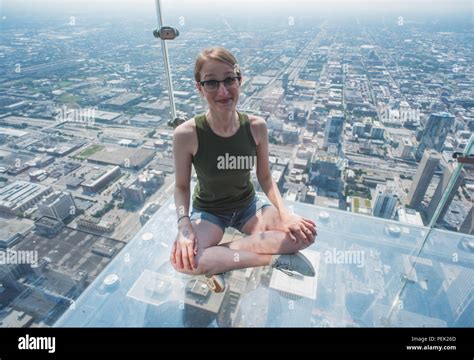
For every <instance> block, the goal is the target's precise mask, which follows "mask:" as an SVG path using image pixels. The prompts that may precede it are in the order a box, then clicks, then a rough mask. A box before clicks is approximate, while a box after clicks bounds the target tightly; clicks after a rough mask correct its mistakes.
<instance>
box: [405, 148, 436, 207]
mask: <svg viewBox="0 0 474 360" xmlns="http://www.w3.org/2000/svg"><path fill="white" fill-rule="evenodd" d="M440 159H441V158H440V156H439V154H438V153H437V152H436V151H434V150H427V151H425V153H424V154H423V158H422V159H421V162H420V164H419V165H418V171H417V172H416V175H415V178H414V179H413V182H412V184H411V188H410V191H409V192H408V206H409V207H410V208H412V209H420V207H421V203H422V201H423V198H424V196H425V193H426V189H428V185H429V184H430V182H431V179H432V178H433V175H434V172H435V171H436V168H437V167H438V164H439V161H440Z"/></svg>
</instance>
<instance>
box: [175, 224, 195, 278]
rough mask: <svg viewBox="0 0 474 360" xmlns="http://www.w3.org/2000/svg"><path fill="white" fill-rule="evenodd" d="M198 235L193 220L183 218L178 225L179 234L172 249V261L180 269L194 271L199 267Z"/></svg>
mask: <svg viewBox="0 0 474 360" xmlns="http://www.w3.org/2000/svg"><path fill="white" fill-rule="evenodd" d="M197 244H198V242H197V237H196V234H195V233H194V230H193V227H192V225H191V221H190V220H189V219H183V220H181V221H180V224H179V226H178V235H177V236H176V240H175V241H174V243H173V248H172V249H171V259H170V260H171V263H172V264H173V265H174V266H175V267H177V268H178V269H180V270H187V271H193V270H195V269H196V268H197V266H196V260H195V256H196V254H197Z"/></svg>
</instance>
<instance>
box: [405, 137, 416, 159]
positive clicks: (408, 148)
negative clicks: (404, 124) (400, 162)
mask: <svg viewBox="0 0 474 360" xmlns="http://www.w3.org/2000/svg"><path fill="white" fill-rule="evenodd" d="M402 146H403V147H402V159H412V158H413V151H414V147H413V143H412V142H411V140H410V139H403V145H402Z"/></svg>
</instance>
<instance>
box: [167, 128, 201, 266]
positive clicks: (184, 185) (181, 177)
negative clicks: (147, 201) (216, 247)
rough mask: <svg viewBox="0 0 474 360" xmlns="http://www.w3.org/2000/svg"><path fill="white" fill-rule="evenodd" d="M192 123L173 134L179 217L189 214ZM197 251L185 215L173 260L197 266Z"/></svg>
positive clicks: (173, 251)
mask: <svg viewBox="0 0 474 360" xmlns="http://www.w3.org/2000/svg"><path fill="white" fill-rule="evenodd" d="M192 135H193V134H192V127H191V126H190V124H182V125H181V126H178V127H177V128H176V130H175V131H174V135H173V157H174V168H175V187H174V201H175V205H176V215H177V219H180V218H181V217H182V216H184V215H189V196H190V189H189V187H190V182H191V163H192V149H191V146H190V144H192V141H190V139H191V136H192ZM196 253H197V241H196V239H195V234H194V231H193V228H192V225H191V220H190V219H189V217H183V218H181V220H179V223H178V236H177V238H176V241H175V243H174V245H173V249H172V251H171V261H172V262H173V264H175V265H176V266H177V267H179V268H185V269H187V270H191V268H196V263H195V260H194V255H195V254H196Z"/></svg>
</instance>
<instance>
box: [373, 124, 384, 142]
mask: <svg viewBox="0 0 474 360" xmlns="http://www.w3.org/2000/svg"><path fill="white" fill-rule="evenodd" d="M384 136H385V128H384V127H383V126H382V125H381V124H380V123H379V122H378V121H375V122H374V125H373V126H372V129H371V130H370V137H371V138H373V139H379V140H383V138H384Z"/></svg>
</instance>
